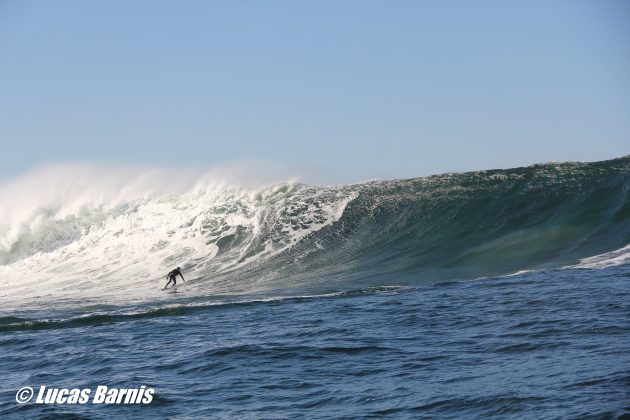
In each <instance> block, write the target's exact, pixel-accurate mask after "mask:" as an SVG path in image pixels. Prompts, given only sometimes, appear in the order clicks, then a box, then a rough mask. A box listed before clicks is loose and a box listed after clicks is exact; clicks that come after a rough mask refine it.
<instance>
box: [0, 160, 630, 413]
mask: <svg viewBox="0 0 630 420" xmlns="http://www.w3.org/2000/svg"><path fill="white" fill-rule="evenodd" d="M160 182H161V180H160V177H159V176H157V175H156V176H155V177H154V176H153V175H152V176H147V174H146V173H131V174H124V176H123V175H120V174H119V173H114V172H108V173H102V172H99V170H94V169H93V168H85V167H80V168H77V167H74V168H53V169H50V170H48V171H45V172H43V173H35V174H31V175H29V176H27V177H25V178H22V179H18V180H15V181H13V182H11V183H8V184H5V185H3V186H2V187H1V188H0V198H3V197H4V195H5V194H6V195H11V197H13V200H12V201H11V203H10V204H7V203H8V201H5V200H2V201H1V202H2V207H0V215H1V216H2V219H1V220H2V221H1V222H0V264H2V265H0V275H2V277H3V278H4V279H5V287H4V288H3V290H2V292H1V294H0V356H1V358H2V364H0V374H1V375H2V378H3V381H2V384H1V385H0V417H2V418H32V417H46V416H49V417H60V418H63V417H73V416H75V417H79V418H107V417H112V416H113V417H123V418H124V417H151V418H155V417H157V418H168V417H173V418H303V417H306V418H370V417H379V418H380V417H391V418H423V417H426V418H435V417H438V418H441V417H447V418H481V417H484V418H485V417H503V418H576V417H580V418H581V417H588V418H618V417H624V416H630V356H629V354H630V352H628V348H630V296H629V295H630V291H629V287H628V286H629V284H630V246H629V244H630V223H629V222H630V158H629V157H626V158H621V159H616V160H611V161H605V162H596V163H565V164H545V165H534V166H530V167H527V168H516V169H510V170H493V171H482V172H474V173H464V174H446V175H440V176H434V177H428V178H417V179H411V180H395V181H374V182H368V183H363V184H356V185H348V186H339V187H317V186H309V185H303V184H299V183H292V182H288V183H275V184H272V185H266V186H256V187H252V186H239V185H235V184H234V183H228V182H225V181H221V182H217V181H216V179H212V178H210V179H195V180H194V182H191V183H189V184H186V183H183V184H182V185H179V186H178V187H177V188H176V189H170V190H164V189H161V188H160V187H156V185H160ZM40 184H43V185H45V188H42V190H41V193H40V194H37V195H36V196H35V197H30V198H29V199H28V200H27V199H26V198H23V197H21V196H19V194H17V193H16V191H23V190H24V189H25V186H38V185H40ZM87 187H90V188H87ZM86 188H87V189H86ZM176 265H179V266H181V267H182V271H183V273H184V276H185V277H186V282H185V283H184V282H181V280H180V281H178V286H177V288H176V290H167V291H164V290H161V287H162V286H163V285H164V284H165V282H166V281H165V279H164V278H163V277H164V275H165V274H166V272H168V271H169V270H170V269H172V268H173V267H174V266H176ZM40 385H46V386H47V387H49V388H55V387H56V388H78V389H84V388H89V389H92V390H94V389H96V388H97V386H99V385H105V386H108V387H110V388H139V387H140V386H145V387H147V388H152V389H154V394H153V399H152V401H151V402H150V403H148V404H91V403H86V404H35V403H34V402H33V401H31V402H28V403H26V404H18V403H17V402H16V392H17V391H18V389H20V388H22V387H24V386H30V387H32V388H34V389H36V390H37V389H38V388H39V387H40Z"/></svg>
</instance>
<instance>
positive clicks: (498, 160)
mask: <svg viewBox="0 0 630 420" xmlns="http://www.w3.org/2000/svg"><path fill="white" fill-rule="evenodd" d="M0 146H1V153H2V156H3V164H2V166H1V167H0V178H8V177H12V176H14V175H15V174H18V173H21V172H23V171H26V170H28V169H30V168H33V167H36V166H39V165H42V164H46V163H51V162H60V161H64V162H67V161H71V162H74V161H96V162H104V163H117V164H138V163H142V164H149V165H161V166H179V165H182V166H195V167H205V166H209V167H210V166H213V165H216V164H220V163H224V162H233V161H239V160H243V159H254V160H260V161H264V162H271V163H274V164H278V165H281V166H286V167H288V168H291V169H293V168H302V169H303V170H304V171H306V172H313V173H319V174H320V175H322V177H323V179H325V180H327V181H329V182H330V181H334V182H352V181H360V180H366V179H374V178H401V177H414V176H421V175H428V174H432V173H439V172H447V171H463V170H473V169H489V168H497V167H512V166H518V165H524V164H530V163H534V162H544V161H550V160H557V161H561V160H589V161H590V160H601V159H606V158H611V157H617V156H621V155H626V154H629V153H630V2H627V1H623V0H617V1H615V0H591V1H582V0H544V1H538V0H523V1H502V0H496V1H484V0H480V1H468V0H463V1H453V0H446V1H438V0H435V1H421V0H417V1H397V0H392V1H385V0H382V1H365V0H360V1H345V0H335V1H332V0H330V1H326V0H322V1H320V0H311V1H299V0H295V1H294V0H291V1H289V0H287V1H174V0H172V1H153V0H151V1H116V0H114V1H109V0H108V1H78V0H77V1H65V0H55V1H30V0H26V1H24V0H20V1H2V0H0Z"/></svg>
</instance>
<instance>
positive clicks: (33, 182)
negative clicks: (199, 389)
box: [0, 165, 356, 301]
mask: <svg viewBox="0 0 630 420" xmlns="http://www.w3.org/2000/svg"><path fill="white" fill-rule="evenodd" d="M214 176H216V177H217V178H216V179H215V181H214V182H213V181H212V175H209V174H207V173H206V174H202V175H201V176H198V175H194V174H192V173H186V174H184V175H181V176H180V174H178V173H177V174H176V173H175V172H172V171H169V170H156V169H150V170H144V171H143V170H139V169H133V170H129V169H124V168H123V169H119V168H118V169H117V168H106V169H104V168H99V167H93V166H89V165H70V166H65V167H62V166H56V167H50V168H46V169H43V170H38V171H34V172H32V173H30V174H27V175H26V176H24V177H22V178H20V179H18V180H15V181H12V182H10V183H8V184H5V185H2V186H0V217H1V218H0V276H1V277H2V278H3V279H5V283H4V285H5V287H3V288H2V289H1V291H0V297H3V298H4V299H7V300H11V299H27V298H31V299H34V298H37V297H38V296H47V295H50V296H53V297H55V298H57V297H60V296H62V297H70V298H74V297H76V298H81V297H90V298H92V297H101V298H104V299H106V300H110V301H111V300H121V299H133V298H140V297H152V296H157V293H159V287H160V285H163V284H162V283H164V279H163V277H164V276H165V273H166V272H168V271H169V270H170V269H172V268H173V267H175V266H177V265H179V266H181V267H183V268H184V272H185V276H186V278H187V279H188V280H191V279H192V280H194V279H196V278H206V277H208V276H207V275H208V273H212V274H217V273H221V272H224V271H227V270H233V269H234V268H238V267H240V266H243V265H247V264H253V263H255V262H258V261H261V260H264V259H266V258H269V257H271V256H273V255H276V254H278V253H281V252H284V251H285V250H287V249H289V248H291V247H293V246H295V244H297V243H299V242H300V241H301V240H302V239H304V238H305V237H307V236H308V235H310V234H312V233H313V232H316V231H318V230H320V229H322V228H323V227H325V226H328V225H330V224H331V223H334V222H336V221H337V220H339V218H340V217H341V216H342V214H343V211H344V209H345V207H346V205H347V204H348V203H349V202H350V201H351V200H352V199H354V198H355V197H356V195H354V194H353V193H351V192H349V191H347V190H343V189H338V188H325V187H310V186H306V185H301V184H296V183H295V182H291V181H290V182H283V183H275V184H269V185H259V186H251V185H250V186H239V185H237V184H235V183H234V181H232V180H230V181H226V179H224V178H220V177H218V175H216V173H215V175H214ZM171 181H172V182H171ZM4 299H3V300H4Z"/></svg>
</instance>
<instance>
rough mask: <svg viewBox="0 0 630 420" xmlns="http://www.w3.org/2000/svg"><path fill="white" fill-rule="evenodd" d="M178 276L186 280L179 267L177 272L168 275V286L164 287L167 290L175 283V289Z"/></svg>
mask: <svg viewBox="0 0 630 420" xmlns="http://www.w3.org/2000/svg"><path fill="white" fill-rule="evenodd" d="M177 276H181V277H182V280H184V276H183V275H182V272H181V271H180V268H179V267H177V268H176V269H175V270H173V271H171V272H170V273H168V274H167V275H166V278H167V279H168V283H166V286H164V288H165V289H166V288H167V287H168V285H169V284H171V282H173V287H175V285H176V284H177ZM185 282H186V280H184V283H185Z"/></svg>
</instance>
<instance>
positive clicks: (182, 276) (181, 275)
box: [179, 273, 186, 283]
mask: <svg viewBox="0 0 630 420" xmlns="http://www.w3.org/2000/svg"><path fill="white" fill-rule="evenodd" d="M179 276H180V277H181V278H182V280H184V275H183V274H182V273H179ZM185 282H186V280H184V283H185Z"/></svg>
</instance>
